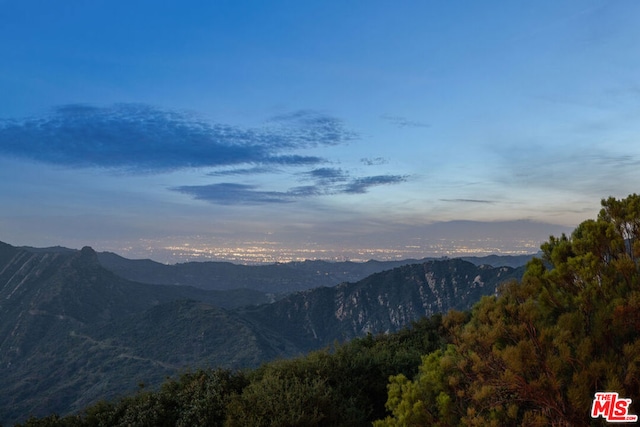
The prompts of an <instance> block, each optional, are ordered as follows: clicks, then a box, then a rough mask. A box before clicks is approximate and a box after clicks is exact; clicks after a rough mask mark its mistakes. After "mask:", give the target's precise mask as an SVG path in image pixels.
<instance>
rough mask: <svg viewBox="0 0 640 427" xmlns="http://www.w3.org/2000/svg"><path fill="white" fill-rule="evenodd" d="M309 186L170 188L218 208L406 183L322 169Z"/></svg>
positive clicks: (388, 177) (310, 175) (315, 172)
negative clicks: (285, 187)
mask: <svg viewBox="0 0 640 427" xmlns="http://www.w3.org/2000/svg"><path fill="white" fill-rule="evenodd" d="M304 176H305V177H307V178H309V179H311V181H312V184H310V185H303V186H298V187H292V188H290V189H288V190H286V191H265V190H262V189H261V188H260V187H258V186H256V185H245V184H236V183H229V182H225V183H216V184H209V185H188V186H186V185H185V186H179V187H174V188H172V190H173V191H177V192H179V193H183V194H188V195H190V196H192V197H193V198H194V199H196V200H204V201H207V202H209V203H213V204H219V205H257V204H274V203H276V204H280V203H292V202H295V201H298V200H301V199H305V198H309V197H316V196H330V195H337V194H364V193H367V192H368V191H369V189H371V188H372V187H376V186H381V185H392V184H400V183H403V182H406V181H407V180H408V179H409V178H408V177H407V176H403V175H378V176H368V177H360V178H352V177H350V176H349V175H348V174H347V173H346V172H344V171H343V170H341V169H332V168H321V169H315V170H312V171H310V172H305V173H304Z"/></svg>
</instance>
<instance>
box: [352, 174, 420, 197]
mask: <svg viewBox="0 0 640 427" xmlns="http://www.w3.org/2000/svg"><path fill="white" fill-rule="evenodd" d="M407 179H408V177H407V176H405V175H378V176H367V177H364V178H357V179H354V180H353V181H352V182H350V183H349V184H347V185H346V186H344V189H343V192H344V193H348V194H361V193H366V192H367V190H368V189H369V188H371V187H376V186H379V185H390V184H399V183H401V182H406V181H407Z"/></svg>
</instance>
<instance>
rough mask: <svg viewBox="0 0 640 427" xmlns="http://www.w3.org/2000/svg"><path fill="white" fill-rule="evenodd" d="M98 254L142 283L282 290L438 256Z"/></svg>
mask: <svg viewBox="0 0 640 427" xmlns="http://www.w3.org/2000/svg"><path fill="white" fill-rule="evenodd" d="M532 257H533V255H516V256H499V255H490V256H486V257H465V258H462V259H464V260H466V261H469V262H471V263H473V264H476V265H491V266H493V267H502V266H507V267H513V268H516V267H520V266H523V265H525V264H526V263H527V262H528V261H529V260H530V259H531V258H532ZM439 259H440V260H443V259H445V258H439ZM98 260H99V261H100V263H101V264H102V265H103V266H104V267H105V268H107V269H108V270H111V271H113V272H114V273H116V274H118V275H119V276H121V277H124V278H127V279H129V280H134V281H137V282H142V283H154V284H165V285H190V286H195V287H198V288H202V289H218V290H224V289H240V288H248V289H256V290H259V291H262V292H267V293H271V294H281V295H282V294H287V293H291V292H296V291H304V290H307V289H313V288H318V287H322V286H335V285H337V284H339V283H343V282H357V281H358V280H362V279H364V278H365V277H367V276H370V275H372V274H374V273H379V272H381V271H385V270H391V269H393V268H396V267H400V266H403V265H410V264H419V263H422V262H426V261H430V260H436V259H435V258H424V259H421V260H415V259H406V260H401V261H374V260H371V261H367V262H350V261H344V262H329V261H320V260H314V261H309V260H308V261H296V262H288V263H276V264H268V265H237V264H232V263H229V262H213V261H210V262H188V263H184V264H174V265H166V264H161V263H158V262H155V261H151V260H148V259H146V260H130V259H126V258H123V257H121V256H119V255H116V254H114V253H111V252H100V253H98Z"/></svg>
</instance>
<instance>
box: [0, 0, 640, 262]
mask: <svg viewBox="0 0 640 427" xmlns="http://www.w3.org/2000/svg"><path fill="white" fill-rule="evenodd" d="M0 6H2V12H1V13H0V55H2V56H1V57H2V61H0V97H1V99H2V100H3V102H2V103H0V241H3V242H6V243H9V244H12V245H16V246H23V245H24V246H35V247H46V246H53V245H62V246H67V247H73V248H80V247H82V246H85V245H86V246H91V247H93V248H94V249H96V250H97V251H103V250H108V251H113V252H116V253H118V254H120V255H123V256H127V257H133V258H151V259H155V260H158V261H161V262H182V261H187V260H206V259H216V260H220V259H225V260H230V261H234V262H276V261H283V262H284V261H288V260H293V259H303V258H304V257H307V256H308V258H311V259H319V258H323V259H335V260H338V259H351V260H366V259H367V258H368V257H370V258H374V259H381V260H382V259H398V258H421V257H427V256H457V255H463V254H478V255H486V254H489V253H496V254H521V253H534V252H537V250H538V248H539V245H540V244H541V243H542V242H543V241H545V240H546V239H547V238H548V236H549V235H558V234H560V233H562V232H570V231H571V230H572V229H573V228H574V227H575V226H576V225H577V224H579V223H580V222H582V221H583V220H586V219H589V218H594V217H595V216H596V215H597V213H598V211H599V209H600V200H601V199H602V198H606V197H609V196H614V197H618V198H622V197H626V196H627V195H629V194H631V193H638V192H640V189H639V188H638V185H639V184H640V144H639V143H638V138H639V135H640V122H638V120H637V117H638V114H639V113H640V55H638V54H637V46H638V44H639V42H640V26H638V25H637V22H639V21H640V3H638V2H635V1H633V0H620V1H611V0H570V1H566V2H555V1H551V0H543V1H539V2H535V3H527V2H519V1H516V2H513V1H506V0H505V1H497V2H491V3H484V2H472V1H462V2H457V3H451V2H433V1H426V2H401V3H394V4H391V3H389V2H384V1H380V0H373V1H366V2H365V1H362V2H349V3H345V2H337V1H324V2H313V1H309V2H283V1H274V2H254V1H238V2H204V1H199V0H186V1H181V2H161V3H158V2H151V1H149V0H140V1H135V2H124V1H121V0H114V1H110V2H106V1H102V0H98V1H92V2H82V1H77V0H72V1H68V2H63V3H54V2H47V1H43V0H38V1H34V0H22V1H16V0H0Z"/></svg>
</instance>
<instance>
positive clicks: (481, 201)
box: [440, 199, 495, 204]
mask: <svg viewBox="0 0 640 427" xmlns="http://www.w3.org/2000/svg"><path fill="white" fill-rule="evenodd" d="M440 201H441V202H452V203H485V204H493V203H495V201H493V200H482V199H440Z"/></svg>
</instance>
